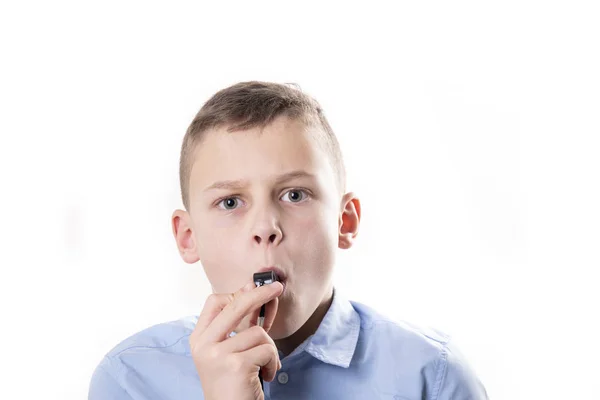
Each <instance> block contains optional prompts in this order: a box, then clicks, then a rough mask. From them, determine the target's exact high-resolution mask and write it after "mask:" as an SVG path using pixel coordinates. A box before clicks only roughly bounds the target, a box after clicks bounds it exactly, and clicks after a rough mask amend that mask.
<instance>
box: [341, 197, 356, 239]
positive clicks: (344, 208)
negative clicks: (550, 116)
mask: <svg viewBox="0 0 600 400" xmlns="http://www.w3.org/2000/svg"><path fill="white" fill-rule="evenodd" d="M340 209H341V212H340V219H339V239H338V247H339V248H340V249H349V248H350V247H352V244H354V238H356V235H358V226H359V225H360V200H359V199H358V198H357V197H356V196H355V195H354V193H346V194H345V195H344V196H343V197H342V203H341V207H340Z"/></svg>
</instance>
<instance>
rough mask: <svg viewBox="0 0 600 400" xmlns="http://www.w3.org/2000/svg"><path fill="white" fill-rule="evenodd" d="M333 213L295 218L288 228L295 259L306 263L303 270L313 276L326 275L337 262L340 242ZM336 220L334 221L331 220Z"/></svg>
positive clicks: (290, 245)
mask: <svg viewBox="0 0 600 400" xmlns="http://www.w3.org/2000/svg"><path fill="white" fill-rule="evenodd" d="M335 218H336V216H335V215H333V216H332V215H331V213H324V212H322V213H315V214H314V215H311V216H310V217H305V218H298V219H296V220H294V222H293V223H292V225H291V226H290V227H289V229H288V235H287V236H288V246H289V247H291V248H292V249H293V253H294V260H295V261H296V262H297V263H298V264H299V265H298V266H299V267H300V264H304V267H303V268H302V270H303V271H307V273H309V274H310V275H311V276H314V275H317V276H321V277H322V276H325V275H327V274H328V273H329V269H330V268H331V267H332V266H333V264H334V262H335V254H336V249H337V243H338V236H337V223H335ZM331 221H334V222H331Z"/></svg>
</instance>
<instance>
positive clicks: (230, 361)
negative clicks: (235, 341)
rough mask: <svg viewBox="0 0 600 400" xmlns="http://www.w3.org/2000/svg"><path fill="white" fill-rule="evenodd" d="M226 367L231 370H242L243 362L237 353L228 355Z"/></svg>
mask: <svg viewBox="0 0 600 400" xmlns="http://www.w3.org/2000/svg"><path fill="white" fill-rule="evenodd" d="M226 364H227V369H228V370H229V371H231V372H234V373H235V372H241V371H243V370H244V366H245V362H244V360H243V359H242V358H241V357H240V356H237V355H233V354H232V355H230V356H229V357H228V358H227V361H226Z"/></svg>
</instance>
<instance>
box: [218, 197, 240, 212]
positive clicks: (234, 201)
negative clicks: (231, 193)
mask: <svg viewBox="0 0 600 400" xmlns="http://www.w3.org/2000/svg"><path fill="white" fill-rule="evenodd" d="M239 203H240V200H239V199H238V198H237V197H227V198H226V199H223V200H221V201H219V203H218V204H217V206H218V207H219V208H221V209H223V210H235V209H236V208H237V206H238V204H239Z"/></svg>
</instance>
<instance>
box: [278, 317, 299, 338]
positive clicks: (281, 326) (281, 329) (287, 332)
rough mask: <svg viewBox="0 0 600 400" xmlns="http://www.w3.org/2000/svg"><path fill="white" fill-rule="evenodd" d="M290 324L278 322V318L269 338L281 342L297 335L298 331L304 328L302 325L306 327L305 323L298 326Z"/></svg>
mask: <svg viewBox="0 0 600 400" xmlns="http://www.w3.org/2000/svg"><path fill="white" fill-rule="evenodd" d="M290 322H291V321H285V320H283V321H281V320H277V318H276V319H275V322H274V324H273V326H272V327H271V329H270V330H269V336H271V339H273V340H280V339H285V338H287V337H290V336H292V335H293V334H294V333H296V332H297V331H298V329H300V328H301V327H302V325H304V323H302V324H299V325H298V326H295V325H296V324H291V323H290ZM305 322H306V321H305Z"/></svg>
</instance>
